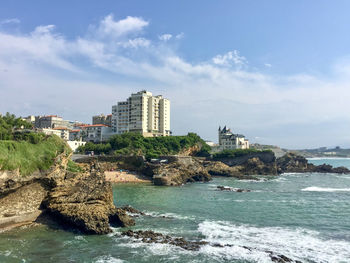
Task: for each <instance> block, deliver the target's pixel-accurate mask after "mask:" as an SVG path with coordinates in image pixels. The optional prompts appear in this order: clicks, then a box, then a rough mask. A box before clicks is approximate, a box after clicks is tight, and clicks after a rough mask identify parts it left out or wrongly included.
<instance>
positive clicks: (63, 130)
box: [52, 127, 69, 141]
mask: <svg viewBox="0 0 350 263" xmlns="http://www.w3.org/2000/svg"><path fill="white" fill-rule="evenodd" d="M52 130H56V131H59V132H60V135H59V136H60V137H61V138H62V139H63V140H65V141H68V140H69V129H68V128H66V127H56V128H52Z"/></svg>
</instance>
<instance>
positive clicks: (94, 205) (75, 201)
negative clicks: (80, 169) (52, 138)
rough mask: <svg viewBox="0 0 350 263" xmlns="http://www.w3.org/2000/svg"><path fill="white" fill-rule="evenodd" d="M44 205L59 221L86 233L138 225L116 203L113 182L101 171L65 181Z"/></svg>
mask: <svg viewBox="0 0 350 263" xmlns="http://www.w3.org/2000/svg"><path fill="white" fill-rule="evenodd" d="M43 206H44V208H46V209H47V211H48V214H49V215H51V217H53V218H54V219H55V220H56V221H58V222H60V223H61V224H63V225H65V226H66V227H71V228H77V229H79V230H80V231H82V232H84V233H87V234H106V233H110V232H112V230H111V228H110V224H111V225H114V226H121V227H124V226H130V225H134V224H135V223H134V221H133V219H132V218H131V217H130V216H128V215H127V214H126V212H125V211H123V210H121V209H117V208H116V207H115V206H114V204H113V195H112V187H111V184H110V183H109V182H106V181H105V180H104V176H103V174H101V173H98V172H95V173H86V174H77V175H76V177H73V178H70V179H66V180H63V181H62V182H61V183H60V184H59V185H57V186H56V187H54V188H53V189H51V191H50V192H49V193H48V195H47V197H46V199H45V201H44V202H43Z"/></svg>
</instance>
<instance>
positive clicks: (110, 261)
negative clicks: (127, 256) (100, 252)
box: [94, 255, 125, 263]
mask: <svg viewBox="0 0 350 263" xmlns="http://www.w3.org/2000/svg"><path fill="white" fill-rule="evenodd" d="M94 262H95V263H122V262H125V261H124V260H121V259H119V258H115V257H112V256H111V255H108V256H101V257H98V258H97V259H95V261H94Z"/></svg>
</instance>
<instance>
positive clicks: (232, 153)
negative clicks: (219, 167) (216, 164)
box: [213, 149, 273, 159]
mask: <svg viewBox="0 0 350 263" xmlns="http://www.w3.org/2000/svg"><path fill="white" fill-rule="evenodd" d="M252 153H273V152H272V151H271V150H256V149H234V150H228V149H227V150H223V151H221V152H218V153H214V154H213V159H221V158H235V157H240V156H244V155H248V154H252Z"/></svg>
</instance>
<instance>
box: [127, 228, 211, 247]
mask: <svg viewBox="0 0 350 263" xmlns="http://www.w3.org/2000/svg"><path fill="white" fill-rule="evenodd" d="M122 235H123V236H128V237H133V238H135V239H138V240H141V241H142V242H144V243H159V244H169V245H174V246H177V247H181V248H183V249H186V250H194V251H196V250H199V249H200V247H201V246H202V245H206V244H208V242H205V241H188V240H185V239H184V238H183V237H171V236H169V235H163V234H161V233H156V232H153V231H151V230H147V231H141V230H139V231H132V230H128V231H125V232H123V233H122Z"/></svg>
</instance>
